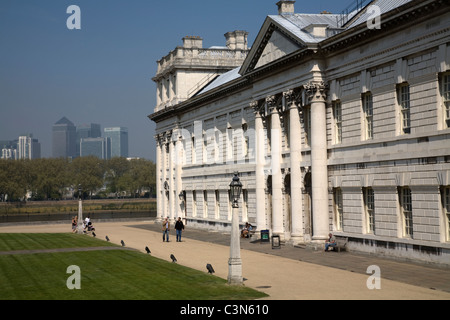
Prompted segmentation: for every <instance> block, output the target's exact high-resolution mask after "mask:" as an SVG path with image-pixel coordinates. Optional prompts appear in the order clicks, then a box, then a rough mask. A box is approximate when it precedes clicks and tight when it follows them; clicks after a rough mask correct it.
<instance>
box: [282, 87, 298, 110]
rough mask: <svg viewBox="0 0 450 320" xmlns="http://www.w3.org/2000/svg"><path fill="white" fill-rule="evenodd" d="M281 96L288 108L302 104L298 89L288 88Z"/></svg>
mask: <svg viewBox="0 0 450 320" xmlns="http://www.w3.org/2000/svg"><path fill="white" fill-rule="evenodd" d="M283 97H284V101H285V104H286V107H288V108H299V107H301V105H302V94H301V91H300V90H299V89H289V90H287V91H285V92H283Z"/></svg>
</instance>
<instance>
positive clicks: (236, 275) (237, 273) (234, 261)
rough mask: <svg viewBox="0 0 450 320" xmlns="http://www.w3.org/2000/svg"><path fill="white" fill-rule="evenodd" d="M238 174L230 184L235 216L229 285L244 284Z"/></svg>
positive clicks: (232, 223) (229, 262)
mask: <svg viewBox="0 0 450 320" xmlns="http://www.w3.org/2000/svg"><path fill="white" fill-rule="evenodd" d="M238 174H239V173H238V172H235V173H234V177H233V180H232V181H231V183H230V201H232V206H233V215H232V220H231V239H230V259H228V284H233V285H241V284H242V260H241V244H240V238H239V204H238V201H239V197H240V195H241V191H242V183H241V182H240V181H239V177H238Z"/></svg>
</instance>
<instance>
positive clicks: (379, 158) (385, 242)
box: [149, 0, 450, 264]
mask: <svg viewBox="0 0 450 320" xmlns="http://www.w3.org/2000/svg"><path fill="white" fill-rule="evenodd" d="M294 2H295V1H280V2H279V3H278V6H279V15H277V16H268V17H267V19H266V20H265V22H264V24H263V26H262V28H261V30H260V32H259V34H258V36H257V37H256V40H255V43H254V44H253V47H252V48H251V50H250V51H247V52H246V53H248V55H247V56H246V58H245V59H243V60H239V61H237V60H236V63H237V64H238V66H239V67H238V68H237V69H234V70H231V71H228V72H226V73H222V74H221V75H220V76H219V77H217V78H215V79H210V82H209V83H207V84H205V85H202V86H200V85H198V83H201V82H202V81H201V80H199V78H197V77H193V78H192V79H193V80H192V81H188V82H189V83H190V85H191V86H192V87H194V86H195V85H196V84H197V88H198V91H197V92H196V93H195V94H192V95H189V94H188V95H186V90H184V89H183V90H182V89H181V86H178V85H177V86H178V87H176V89H177V90H180V92H181V93H180V99H179V100H172V103H171V104H170V107H169V105H168V104H167V103H166V102H164V101H166V100H167V99H164V98H161V96H160V97H157V106H156V108H155V112H154V113H153V114H152V115H150V116H149V117H150V119H152V120H153V121H155V122H156V124H157V129H156V131H157V132H156V133H157V134H156V139H157V142H158V147H157V172H158V176H157V188H158V190H157V193H158V216H159V217H163V216H169V217H171V218H175V217H176V216H181V217H183V218H184V219H185V220H186V221H187V223H188V225H195V226H200V227H206V228H215V229H229V227H230V226H231V212H232V211H231V210H232V208H231V203H230V201H229V196H228V189H229V187H228V186H229V183H230V181H231V179H232V177H233V172H234V171H239V173H240V180H241V182H242V183H243V189H244V191H243V194H242V196H241V200H240V201H241V202H240V206H239V207H240V221H241V223H242V224H244V223H245V222H247V221H248V222H250V223H252V224H253V225H255V226H257V230H263V229H269V230H270V231H271V234H278V235H280V236H281V238H282V239H283V240H285V241H288V242H291V243H307V244H316V245H320V244H323V240H324V239H326V237H327V235H328V233H329V232H333V233H334V234H335V235H338V236H345V237H348V239H349V245H348V246H349V248H350V249H351V250H362V251H367V252H373V253H381V254H390V255H396V256H402V257H405V258H413V259H420V260H426V261H431V262H439V263H447V264H448V263H450V225H449V223H450V222H449V219H450V102H449V100H450V47H449V45H450V24H449V21H450V14H449V10H448V9H449V6H448V3H447V2H445V1H438V0H434V1H433V0H429V1H417V0H416V1H415V0H413V1H403V2H402V3H401V4H393V2H389V1H387V0H384V1H381V0H380V1H377V2H376V3H377V4H378V5H379V6H380V7H379V8H380V10H381V16H380V17H379V18H380V21H381V24H380V28H369V26H368V24H366V21H363V22H361V21H360V20H361V19H362V17H364V15H365V14H367V13H366V12H364V10H368V9H367V8H366V9H363V11H361V12H360V13H359V14H357V15H355V16H354V17H353V18H350V19H345V21H347V20H348V22H347V23H346V24H345V25H339V23H337V22H338V21H342V19H341V18H342V17H340V16H339V15H331V14H321V15H309V14H308V15H302V14H294V13H292V11H293V5H294ZM287 21H289V22H290V24H287V23H286V22H287ZM177 49H178V48H177ZM234 49H236V48H233V49H228V50H234ZM239 50H240V49H239ZM171 54H172V53H171ZM175 55H176V54H175ZM160 63H161V62H160ZM199 64H200V65H202V63H201V62H199ZM162 69H164V68H161V69H158V75H157V76H156V77H155V78H154V80H155V81H156V82H157V83H158V86H159V83H160V82H159V81H160V79H162V76H160V74H161V75H162V74H165V73H164V72H162V71H161V70H162ZM176 69H177V68H176V67H175V69H173V70H176ZM230 69H232V67H231V65H230V66H229V67H228V70H230ZM169 79H170V77H169ZM196 81H197V82H196ZM160 92H161V90H160V91H159V94H160ZM169 96H170V95H169ZM172 96H177V94H175V91H174V94H173V95H172Z"/></svg>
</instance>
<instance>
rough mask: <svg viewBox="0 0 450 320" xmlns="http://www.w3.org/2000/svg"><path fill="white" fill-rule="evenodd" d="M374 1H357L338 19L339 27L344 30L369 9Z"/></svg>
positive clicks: (343, 11)
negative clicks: (348, 23)
mask: <svg viewBox="0 0 450 320" xmlns="http://www.w3.org/2000/svg"><path fill="white" fill-rule="evenodd" d="M371 2H373V0H355V1H353V2H352V3H351V4H350V5H348V7H347V8H345V9H344V10H342V12H341V13H340V14H339V17H338V18H337V27H338V28H342V27H343V26H344V25H345V24H346V23H347V22H348V21H349V20H350V19H351V18H353V17H354V16H355V15H357V14H358V13H359V12H360V11H361V10H362V9H364V8H365V7H367V5H369V4H370V3H371Z"/></svg>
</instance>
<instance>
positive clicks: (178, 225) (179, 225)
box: [175, 217, 184, 242]
mask: <svg viewBox="0 0 450 320" xmlns="http://www.w3.org/2000/svg"><path fill="white" fill-rule="evenodd" d="M175 230H176V232H177V242H181V232H182V230H184V224H183V221H181V217H178V220H177V222H176V223H175Z"/></svg>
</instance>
